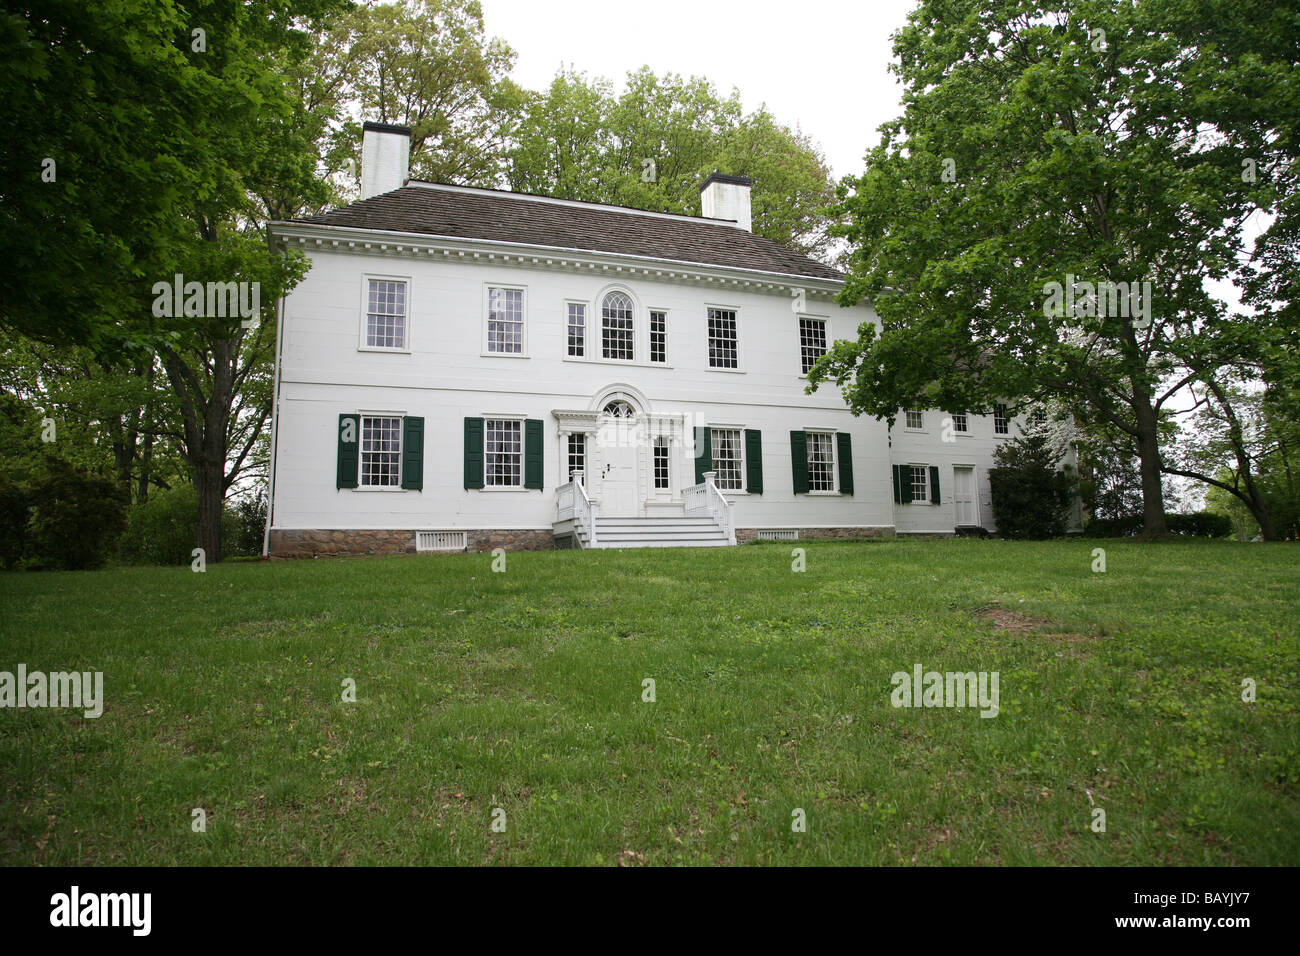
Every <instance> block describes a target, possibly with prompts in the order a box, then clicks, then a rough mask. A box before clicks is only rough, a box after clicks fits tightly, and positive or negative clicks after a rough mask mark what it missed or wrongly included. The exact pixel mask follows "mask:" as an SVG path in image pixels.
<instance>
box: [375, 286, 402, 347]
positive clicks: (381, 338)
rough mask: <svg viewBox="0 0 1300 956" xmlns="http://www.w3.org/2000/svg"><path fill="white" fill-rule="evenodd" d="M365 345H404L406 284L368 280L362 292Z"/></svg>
mask: <svg viewBox="0 0 1300 956" xmlns="http://www.w3.org/2000/svg"><path fill="white" fill-rule="evenodd" d="M366 348H370V349H405V348H406V283H405V282H404V281H403V280H401V279H370V280H369V288H368V289H367V293H366Z"/></svg>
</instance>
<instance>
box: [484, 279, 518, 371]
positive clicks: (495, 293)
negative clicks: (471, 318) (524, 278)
mask: <svg viewBox="0 0 1300 956" xmlns="http://www.w3.org/2000/svg"><path fill="white" fill-rule="evenodd" d="M487 334H488V338H487V350H488V351H489V352H497V353H500V354H504V355H522V354H523V351H524V290H523V289H505V288H495V287H493V288H489V289H488V324H487Z"/></svg>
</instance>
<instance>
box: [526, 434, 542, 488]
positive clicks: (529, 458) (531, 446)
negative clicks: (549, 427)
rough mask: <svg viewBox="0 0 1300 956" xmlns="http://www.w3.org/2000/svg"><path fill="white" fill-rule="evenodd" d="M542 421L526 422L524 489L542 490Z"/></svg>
mask: <svg viewBox="0 0 1300 956" xmlns="http://www.w3.org/2000/svg"><path fill="white" fill-rule="evenodd" d="M543 460H544V459H543V454H542V421H541V419H539V418H530V419H528V420H527V421H526V422H524V487H525V488H541V487H542V485H543V481H542V465H543Z"/></svg>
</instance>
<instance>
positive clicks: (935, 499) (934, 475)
mask: <svg viewBox="0 0 1300 956" xmlns="http://www.w3.org/2000/svg"><path fill="white" fill-rule="evenodd" d="M930 501H931V502H932V503H933V504H936V505H937V504H938V503H939V469H938V468H937V467H936V466H934V465H931V466H930Z"/></svg>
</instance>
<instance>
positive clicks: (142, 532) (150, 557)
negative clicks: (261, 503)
mask: <svg viewBox="0 0 1300 956" xmlns="http://www.w3.org/2000/svg"><path fill="white" fill-rule="evenodd" d="M238 537H239V528H238V523H237V521H236V518H235V515H234V514H233V513H232V512H231V510H230V509H229V508H226V509H225V510H224V511H223V512H222V515H221V546H222V550H223V551H226V552H229V553H234V552H233V550H232V549H233V547H234V545H235V543H236V540H237V539H238ZM198 542H199V493H198V489H196V488H195V487H194V486H193V485H177V486H176V487H175V488H166V489H164V490H162V491H155V492H154V493H153V494H151V495H150V496H149V500H148V501H146V502H144V503H143V504H137V505H133V506H132V507H131V514H130V520H129V522H128V524H127V529H126V534H125V535H123V537H122V560H123V561H126V562H128V563H130V564H189V563H190V562H191V561H193V560H194V549H195V548H196V547H198Z"/></svg>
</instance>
